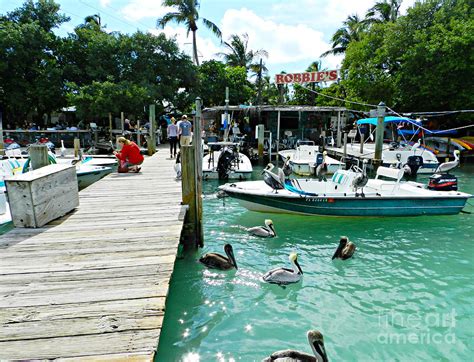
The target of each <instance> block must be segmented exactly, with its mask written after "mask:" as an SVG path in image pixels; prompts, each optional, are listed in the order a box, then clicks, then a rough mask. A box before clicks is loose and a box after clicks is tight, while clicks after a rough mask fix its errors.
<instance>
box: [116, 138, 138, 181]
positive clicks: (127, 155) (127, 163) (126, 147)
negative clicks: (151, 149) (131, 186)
mask: <svg viewBox="0 0 474 362" xmlns="http://www.w3.org/2000/svg"><path fill="white" fill-rule="evenodd" d="M118 142H119V143H120V144H121V145H122V150H121V151H120V152H117V151H114V155H115V157H117V158H118V159H119V162H120V165H119V168H118V172H120V173H126V172H140V165H141V164H142V163H143V160H144V157H143V155H142V154H141V153H140V148H139V147H138V146H137V144H136V143H135V142H132V141H130V140H128V139H126V138H125V137H119V138H118Z"/></svg>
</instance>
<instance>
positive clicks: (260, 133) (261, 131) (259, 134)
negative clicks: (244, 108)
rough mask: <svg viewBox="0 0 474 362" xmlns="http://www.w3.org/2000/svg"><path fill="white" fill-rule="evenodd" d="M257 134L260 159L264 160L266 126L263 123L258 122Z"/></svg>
mask: <svg viewBox="0 0 474 362" xmlns="http://www.w3.org/2000/svg"><path fill="white" fill-rule="evenodd" d="M255 136H256V137H257V140H258V159H259V161H262V160H263V144H264V142H265V126H264V125H263V124H257V128H256V130H255Z"/></svg>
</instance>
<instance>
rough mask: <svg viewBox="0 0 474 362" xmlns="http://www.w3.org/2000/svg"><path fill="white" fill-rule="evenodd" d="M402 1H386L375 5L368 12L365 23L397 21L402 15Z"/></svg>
mask: <svg viewBox="0 0 474 362" xmlns="http://www.w3.org/2000/svg"><path fill="white" fill-rule="evenodd" d="M401 4H402V0H384V1H382V2H378V3H375V5H374V6H373V7H372V8H370V9H369V11H367V14H366V16H365V21H366V22H368V23H369V24H370V23H388V22H389V21H395V20H397V18H398V15H400V11H399V9H400V5H401Z"/></svg>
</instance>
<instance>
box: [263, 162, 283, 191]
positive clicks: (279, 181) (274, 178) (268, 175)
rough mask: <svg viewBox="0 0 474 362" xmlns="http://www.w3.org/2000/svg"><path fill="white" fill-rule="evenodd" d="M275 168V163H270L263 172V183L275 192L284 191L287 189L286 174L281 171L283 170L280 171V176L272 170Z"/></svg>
mask: <svg viewBox="0 0 474 362" xmlns="http://www.w3.org/2000/svg"><path fill="white" fill-rule="evenodd" d="M274 168H275V166H274V165H273V163H269V164H268V165H267V167H265V169H264V170H263V172H262V174H263V181H265V183H266V184H267V185H268V186H270V187H271V188H272V189H273V190H275V192H276V191H277V190H282V189H284V188H285V186H284V184H285V174H284V173H283V171H282V170H281V168H279V169H278V175H276V174H275V173H273V172H272V170H273V169H274Z"/></svg>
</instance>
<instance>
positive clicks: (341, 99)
mask: <svg viewBox="0 0 474 362" xmlns="http://www.w3.org/2000/svg"><path fill="white" fill-rule="evenodd" d="M298 85H299V86H300V87H301V88H304V89H306V90H308V91H310V92H312V93H316V94H317V95H320V96H323V97H327V98H330V99H334V100H337V101H341V102H347V103H352V104H358V105H361V106H367V107H373V108H376V107H378V105H376V104H370V103H362V102H355V101H349V100H347V99H344V98H338V97H333V96H330V95H327V94H323V93H321V92H317V91H315V90H313V89H311V88H308V87H306V86H304V85H302V84H298ZM386 107H387V109H388V110H390V111H391V112H393V113H394V114H395V115H397V116H399V117H402V118H408V117H405V116H403V115H401V114H400V113H398V112H396V111H395V110H393V109H392V108H390V107H388V106H386ZM456 112H459V113H467V112H474V110H462V111H446V112H445V114H451V113H456ZM412 113H414V112H412ZM436 113H441V112H436ZM417 127H419V128H420V129H422V130H423V131H426V132H428V133H431V134H437V133H445V132H449V131H457V130H460V129H465V128H470V127H474V124H470V125H467V126H462V127H455V128H450V129H445V130H441V131H438V132H434V131H431V130H429V129H427V128H425V127H423V126H421V125H419V126H417Z"/></svg>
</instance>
